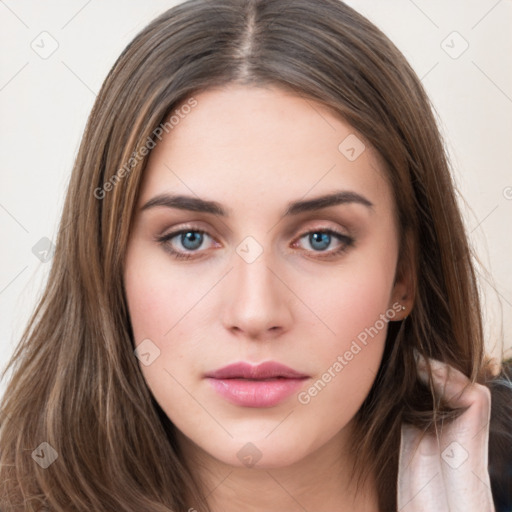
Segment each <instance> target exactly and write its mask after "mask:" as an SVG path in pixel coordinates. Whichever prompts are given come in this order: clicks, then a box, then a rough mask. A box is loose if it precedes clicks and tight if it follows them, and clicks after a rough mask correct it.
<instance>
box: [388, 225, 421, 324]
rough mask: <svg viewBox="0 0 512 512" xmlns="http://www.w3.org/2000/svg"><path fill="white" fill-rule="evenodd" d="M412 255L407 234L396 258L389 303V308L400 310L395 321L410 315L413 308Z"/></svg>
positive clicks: (413, 271) (413, 267) (413, 279)
mask: <svg viewBox="0 0 512 512" xmlns="http://www.w3.org/2000/svg"><path fill="white" fill-rule="evenodd" d="M413 254H414V252H413V246H412V237H411V236H410V234H408V235H406V236H405V240H404V245H403V248H402V251H401V252H400V254H399V257H398V262H397V266H396V272H395V280H394V283H393V289H392V291H391V297H390V303H389V307H390V308H393V309H395V310H397V309H398V305H400V310H399V312H398V313H397V315H396V317H395V318H394V320H395V321H400V320H404V319H405V318H406V317H407V316H408V315H409V314H410V313H411V311H412V308H413V306H414V296H415V291H416V265H415V263H414V257H413ZM393 305H394V307H393Z"/></svg>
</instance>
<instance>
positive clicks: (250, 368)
mask: <svg viewBox="0 0 512 512" xmlns="http://www.w3.org/2000/svg"><path fill="white" fill-rule="evenodd" d="M206 377H210V378H213V379H271V378H277V377H283V378H287V379H303V378H305V377H308V376H307V375H305V374H303V373H300V372H297V371H295V370H294V369H292V368H290V367H288V366H285V365H284V364H281V363H277V362H275V361H267V362H265V363H261V364H258V365H256V366H255V365H252V364H250V363H245V362H240V363H233V364H230V365H228V366H224V367H223V368H219V369H218V370H215V371H213V372H209V373H207V374H206Z"/></svg>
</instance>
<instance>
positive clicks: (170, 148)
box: [124, 84, 412, 512]
mask: <svg viewBox="0 0 512 512" xmlns="http://www.w3.org/2000/svg"><path fill="white" fill-rule="evenodd" d="M195 99H196V100H197V106H196V107H195V108H194V109H192V111H191V112H190V113H189V114H188V115H187V116H186V117H185V118H184V119H182V120H181V121H180V122H179V124H177V125H176V126H175V127H174V128H173V129H172V131H170V132H169V133H168V134H166V135H165V136H164V138H163V140H162V141H161V142H159V143H158V144H157V146H156V147H155V148H154V149H153V150H152V153H151V156H150V159H149V163H148V166H147V168H146V170H145V176H144V179H143V183H142V188H141V193H140V197H139V201H138V204H137V206H136V208H137V211H136V214H135V217H134V224H133V228H132V232H131V237H130V240H129V244H128V249H127V254H126V260H125V276H124V278H125V288H126V296H127V301H128V306H129V312H130V317H131V322H132V327H133V333H134V339H135V344H136V345H139V344H140V343H142V342H143V341H144V340H151V341H150V342H148V341H145V342H144V343H146V346H147V343H151V344H152V345H151V346H152V347H157V351H155V352H154V353H158V354H159V355H158V357H156V359H155V360H154V361H152V362H151V364H149V365H147V366H146V365H145V364H142V363H141V365H140V366H141V370H142V372H143V375H144V378H145V380H146V382H147V384H148V387H149V389H150V391H151V392H152V394H153V396H154V397H155V399H156V400H157V402H158V403H159V405H160V406H161V407H162V409H163V410H164V412H165V413H166V414H167V415H168V417H169V418H170V419H171V421H172V422H173V423H174V424H175V425H176V427H177V429H178V431H179V438H178V442H179V443H180V446H181V448H182V450H183V452H184V454H185V457H186V463H187V464H188V465H189V466H190V467H191V469H192V471H193V472H194V473H195V474H196V475H198V476H199V478H200V479H201V481H202V482H204V484H205V486H206V488H207V489H209V492H210V493H209V496H208V500H209V502H210V504H211V507H212V510H213V511H214V512H220V511H221V510H222V511H226V512H231V511H239V510H245V511H249V512H250V511H261V510H265V511H268V512H271V511H274V510H275V511H277V510H279V511H282V510H287V511H290V512H293V511H303V510H304V509H306V510H315V511H316V512H324V511H325V512H327V511H329V512H332V511H334V510H351V511H354V512H357V511H375V510H377V495H376V491H375V488H374V486H373V482H372V480H371V479H370V480H369V483H368V486H367V488H366V489H365V490H364V492H361V489H360V490H359V492H357V493H356V492H355V489H354V487H353V485H352V484H349V476H350V473H349V468H350V465H351V463H352V460H351V458H350V456H349V453H348V452H349V448H350V438H351V432H352V429H353V418H354V416H355V414H356V412H357V410H358V409H359V407H360V406H361V404H362V402H363V401H364V399H365V397H366V396H367V394H368V392H369V390H370V388H371V386H372V384H373V381H374V378H375V375H376V373H377V370H378V368H379V364H380V362H381V359H382V354H383V349H384V342H385V337H386V330H387V325H388V324H387V323H386V322H382V323H384V327H383V328H381V329H380V330H378V334H376V335H374V336H373V337H371V338H369V341H368V343H367V344H366V345H365V346H364V347H362V350H360V351H359V352H358V353H357V355H355V356H354V357H353V358H352V359H351V360H350V361H349V362H348V364H347V365H346V366H344V367H343V369H342V370H341V371H339V372H338V373H336V376H335V377H334V378H332V379H331V380H330V382H328V383H327V385H326V386H325V387H324V388H323V389H322V390H321V391H320V392H318V393H317V394H316V395H315V396H313V397H312V398H311V400H310V401H309V403H308V404H302V403H300V402H299V400H298V395H297V394H293V395H292V396H290V397H289V398H287V399H286V400H284V401H283V402H281V403H279V404H278V405H277V406H274V407H268V408H249V407H242V406H238V405H234V404H231V403H229V402H227V401H226V400H225V399H224V398H223V397H221V396H220V395H219V394H217V393H216V392H215V391H214V390H213V388H212V387H211V386H210V384H209V382H208V381H207V380H206V379H205V378H204V375H205V373H207V372H209V371H213V370H216V369H218V368H221V367H224V366H226V365H228V364H231V363H234V362H239V361H246V362H249V363H252V364H258V363H261V362H264V361H277V362H280V363H283V364H285V365H287V366H290V367H292V368H293V369H295V370H297V371H299V372H302V373H305V374H307V375H308V376H309V378H308V379H307V380H306V381H304V384H303V387H302V388H301V391H307V390H308V389H310V388H311V386H312V385H313V384H314V383H315V382H316V381H318V379H319V378H320V377H321V376H322V374H324V373H325V372H326V371H327V370H328V368H330V367H332V366H333V364H334V363H335V362H336V361H337V358H338V356H340V355H343V354H344V353H345V352H346V351H347V350H349V349H350V347H351V344H352V342H353V341H354V340H356V339H357V336H358V335H360V333H362V332H364V331H365V329H368V328H370V327H371V326H375V325H376V322H377V321H378V320H379V319H382V315H385V314H386V311H389V310H391V309H392V308H393V304H395V306H396V304H397V303H400V304H403V305H404V306H405V308H406V310H405V312H400V313H396V310H393V311H395V315H394V317H393V320H395V321H396V320H400V319H401V318H403V316H405V314H408V313H409V312H410V309H411V307H412V302H411V290H410V285H409V279H408V276H407V275H404V278H403V279H402V280H400V281H397V280H396V279H395V272H396V268H397V263H398V257H399V254H398V231H397V224H396V220H395V210H394V204H393V199H392V193H391V188H390V186H389V184H388V182H387V180H386V177H385V176H386V175H385V172H384V168H383V166H382V162H381V161H380V159H379V156H378V155H377V154H376V153H375V151H374V150H373V149H372V148H371V147H370V146H369V145H368V144H366V143H365V142H364V139H363V138H362V137H361V136H360V135H359V134H357V133H355V131H354V130H353V129H352V128H351V127H350V126H349V125H347V124H346V123H344V122H343V121H342V120H341V119H339V118H338V117H337V116H335V115H334V114H332V113H331V112H329V111H328V110H327V109H325V108H324V107H323V106H321V105H320V104H318V103H316V102H314V101H312V100H309V99H305V98H301V97H299V96H296V95H294V94H292V93H290V92H288V91H285V90H283V89H280V88H276V87H268V88H259V87H258V88H256V87H246V86H240V85H234V84H231V85H229V86H226V87H222V88H216V89H209V90H207V91H204V92H202V93H200V94H198V95H196V96H195ZM349 135H355V136H357V137H358V138H359V140H360V141H361V142H362V143H364V144H365V149H364V150H363V151H362V153H361V154H360V155H359V156H358V157H357V158H356V159H355V160H354V159H353V156H354V155H353V154H350V153H349V156H351V158H347V153H346V152H345V153H344V152H343V151H340V150H339V146H340V143H342V142H343V141H344V140H345V139H346V137H348V136H349ZM343 147H345V146H343V145H342V148H343ZM359 147H362V146H359ZM339 191H344V192H347V191H349V192H351V193H353V194H358V195H359V196H360V197H362V198H364V200H365V201H366V202H367V203H371V206H368V204H362V203H361V202H355V201H350V202H345V203H343V204H337V205H332V206H329V207H326V208H322V209H318V210H315V211H306V212H302V213H299V214H295V215H288V216H284V213H285V211H286V209H287V207H288V206H289V204H290V203H291V202H294V201H305V200H310V199H313V198H316V197H319V196H322V195H325V194H331V193H333V192H339ZM170 194H179V195H186V196H189V197H192V198H196V199H197V198H201V199H203V200H208V201H215V202H216V203H219V205H220V206H222V208H223V209H224V210H226V215H225V216H220V215H215V214H214V213H207V212H199V211H191V210H186V209H180V208H175V207H169V206H168V205H167V206H166V205H165V204H164V203H165V202H166V200H165V199H164V200H162V197H163V196H165V195H170ZM156 197H159V198H160V200H158V201H154V198H156ZM151 200H153V205H152V206H151V203H150V205H149V206H148V203H149V202H150V201H151ZM145 205H146V207H145ZM181 230H184V231H185V233H187V232H188V235H187V236H186V238H185V237H184V236H181V235H180V234H175V233H176V232H179V231H181ZM319 230H320V234H318V232H319ZM325 230H334V231H336V232H339V233H340V235H341V236H337V235H334V234H331V236H329V235H322V234H321V233H322V231H325ZM198 231H199V232H198ZM202 232H204V234H202V235H201V233H202ZM315 233H316V235H315ZM247 237H250V238H249V239H247ZM319 240H320V242H321V243H319V242H318V241H319ZM194 244H195V245H194ZM322 244H323V245H322ZM240 248H243V249H244V251H245V252H243V251H240ZM340 248H341V249H343V250H341V251H339V252H338V253H336V251H337V250H338V249H340ZM172 251H177V252H178V253H179V254H185V255H188V256H189V258H188V259H178V258H177V257H176V255H175V254H173V253H172ZM260 252H261V253H260ZM245 255H250V256H253V257H254V256H257V257H256V258H255V259H254V260H253V261H252V260H251V259H250V258H247V257H243V256H245ZM329 255H330V256H329ZM378 325H379V326H380V325H381V323H379V324H378ZM158 351H159V352H158ZM248 443H250V445H248ZM248 446H250V448H248ZM254 447H255V448H256V450H255V449H254ZM248 450H253V451H252V452H251V453H252V454H253V455H254V454H256V455H254V456H255V457H256V458H258V457H259V459H258V460H257V462H256V464H255V465H253V466H252V467H248V466H247V465H246V464H245V463H244V458H243V455H244V454H246V453H247V452H248ZM195 505H196V504H194V503H192V502H191V503H190V508H191V509H194V506H195Z"/></svg>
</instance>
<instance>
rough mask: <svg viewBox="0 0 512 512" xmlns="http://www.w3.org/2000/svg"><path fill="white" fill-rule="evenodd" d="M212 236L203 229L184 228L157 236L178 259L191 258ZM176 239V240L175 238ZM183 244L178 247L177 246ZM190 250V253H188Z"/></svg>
mask: <svg viewBox="0 0 512 512" xmlns="http://www.w3.org/2000/svg"><path fill="white" fill-rule="evenodd" d="M208 238H210V239H212V237H211V236H210V235H209V234H208V233H206V231H203V230H201V229H193V228H184V229H180V230H179V231H174V232H172V233H168V234H166V235H163V236H161V237H158V238H157V241H158V242H160V243H161V244H162V245H163V246H164V249H165V250H166V251H167V252H168V253H170V254H171V255H172V256H173V257H175V258H176V259H190V258H193V257H195V254H194V253H196V252H198V251H199V249H200V248H201V247H202V246H203V244H204V242H205V240H206V239H208ZM175 239H176V240H175ZM177 245H178V246H181V247H178V249H176V246H177ZM203 249H204V247H203ZM187 251H188V253H187Z"/></svg>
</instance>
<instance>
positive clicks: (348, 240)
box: [156, 226, 354, 260]
mask: <svg viewBox="0 0 512 512" xmlns="http://www.w3.org/2000/svg"><path fill="white" fill-rule="evenodd" d="M184 233H200V234H202V235H207V236H209V237H210V238H212V237H211V236H210V235H209V234H208V233H207V232H206V231H204V230H202V229H196V228H195V227H194V226H190V227H186V228H182V229H180V230H178V231H173V232H172V233H168V234H166V235H162V236H160V237H157V238H156V241H157V242H159V243H161V244H162V245H163V246H164V249H165V250H166V251H167V252H168V253H169V254H170V255H171V256H172V257H173V258H175V259H177V260H190V259H192V258H196V256H195V254H194V252H196V251H194V252H189V253H183V252H180V251H176V250H175V249H173V248H172V247H171V245H170V244H169V242H170V241H171V240H172V239H173V238H176V237H177V236H179V235H182V234H184ZM313 233H325V234H328V235H334V236H335V237H336V238H337V239H338V240H339V241H340V242H341V243H342V245H340V247H338V248H337V249H334V250H332V251H312V252H318V253H319V254H326V256H320V258H319V259H331V258H334V257H336V256H338V255H340V254H342V253H344V252H345V251H347V249H348V248H349V247H351V246H353V245H354V239H353V238H352V237H350V236H347V235H345V234H343V233H340V232H339V231H336V230H334V229H331V228H318V229H312V230H310V231H306V232H305V233H303V234H301V235H300V236H299V237H298V238H297V241H299V240H302V239H303V238H304V237H305V236H307V235H311V234H313ZM294 243H295V242H294ZM306 252H310V251H306Z"/></svg>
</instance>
